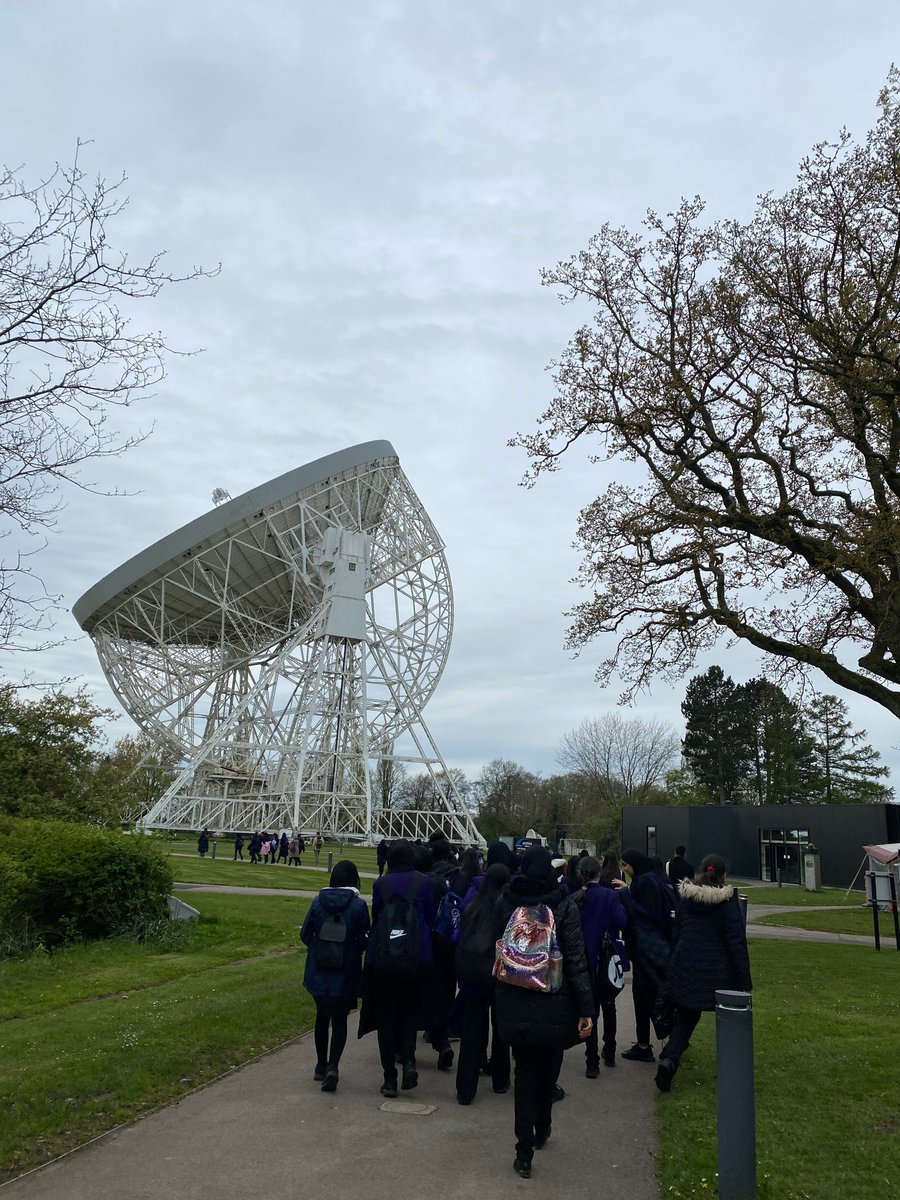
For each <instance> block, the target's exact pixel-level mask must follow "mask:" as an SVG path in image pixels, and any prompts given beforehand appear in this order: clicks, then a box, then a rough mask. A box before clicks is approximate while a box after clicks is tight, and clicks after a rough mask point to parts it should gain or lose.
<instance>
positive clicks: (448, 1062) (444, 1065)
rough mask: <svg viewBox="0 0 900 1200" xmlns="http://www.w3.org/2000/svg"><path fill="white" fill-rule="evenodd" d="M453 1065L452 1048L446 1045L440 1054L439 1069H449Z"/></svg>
mask: <svg viewBox="0 0 900 1200" xmlns="http://www.w3.org/2000/svg"><path fill="white" fill-rule="evenodd" d="M452 1066H453V1051H452V1050H451V1049H450V1047H449V1046H445V1047H444V1049H443V1050H442V1051H441V1052H440V1054H439V1055H438V1064H437V1067H438V1070H439V1071H449V1070H450V1068H451V1067H452Z"/></svg>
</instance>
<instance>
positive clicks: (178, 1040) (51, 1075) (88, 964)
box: [0, 894, 314, 1182]
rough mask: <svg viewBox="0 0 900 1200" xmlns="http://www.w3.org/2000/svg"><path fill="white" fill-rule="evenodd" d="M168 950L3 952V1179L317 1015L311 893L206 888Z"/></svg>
mask: <svg viewBox="0 0 900 1200" xmlns="http://www.w3.org/2000/svg"><path fill="white" fill-rule="evenodd" d="M193 902H194V903H195V904H196V907H197V908H199V909H200V910H201V912H202V914H203V918H204V919H203V920H202V921H201V922H200V923H199V924H197V925H195V926H193V927H192V928H191V929H189V930H188V939H189V940H188V941H187V942H186V944H184V945H182V946H180V947H178V948H177V949H175V950H173V951H172V952H169V953H164V952H161V950H160V948H159V947H158V946H152V945H144V946H140V945H134V944H132V943H119V942H114V941H110V942H104V943H94V944H91V945H88V946H83V947H82V946H78V947H72V948H71V949H68V950H65V951H62V952H60V953H59V954H54V955H53V956H51V957H38V958H32V959H29V960H26V961H13V962H5V963H4V964H2V966H0V996H2V1001H0V1112H2V1113H3V1120H2V1122H0V1182H2V1180H3V1179H5V1178H8V1177H10V1176H12V1175H15V1174H17V1173H18V1172H20V1171H22V1170H25V1169H27V1168H28V1167H31V1166H35V1165H36V1164H38V1163H41V1162H44V1161H46V1160H47V1159H49V1158H52V1157H54V1156H55V1155H57V1154H60V1153H62V1152H63V1151H65V1150H68V1149H71V1148H72V1147H73V1146H76V1145H78V1144H79V1143H81V1142H84V1141H86V1140H87V1139H89V1138H91V1137H93V1136H95V1135H96V1134H99V1133H102V1132H103V1131H104V1130H107V1129H111V1128H112V1127H113V1126H115V1125H117V1124H119V1123H121V1122H122V1121H126V1120H130V1119H132V1118H134V1117H136V1116H138V1115H139V1114H140V1113H142V1112H146V1111H147V1110H149V1109H151V1108H154V1107H156V1106H157V1105H159V1104H162V1103H164V1102H165V1101H168V1100H171V1099H174V1098H175V1097H177V1096H179V1095H182V1094H183V1093H185V1092H186V1091H190V1090H191V1089H192V1088H194V1087H197V1086H199V1085H200V1084H202V1083H205V1082H208V1081H209V1080H211V1079H214V1078H215V1077H216V1076H218V1075H221V1074H222V1073H223V1072H225V1071H227V1070H228V1069H229V1068H231V1067H234V1066H237V1065H239V1064H240V1063H242V1062H246V1061H247V1060H248V1059H250V1058H253V1057H254V1056H255V1055H257V1054H260V1053H262V1052H263V1051H265V1050H268V1049H271V1048H272V1047H274V1046H277V1045H279V1044H281V1043H282V1042H284V1041H286V1040H288V1039H289V1038H292V1037H295V1036H297V1035H298V1034H300V1033H303V1032H305V1031H306V1030H307V1029H309V1028H311V1026H312V1023H313V1019H314V1006H313V1002H312V999H311V997H310V996H309V994H308V993H307V992H306V991H305V990H304V989H303V986H302V975H303V957H304V954H305V951H304V950H303V949H302V948H300V943H299V939H298V929H299V924H300V922H301V920H302V918H303V915H304V913H305V912H306V909H307V907H308V904H309V901H307V900H300V899H298V898H296V897H280V896H265V897H262V896H259V897H257V896H223V895H213V894H201V895H197V896H196V897H195V899H194V901H193Z"/></svg>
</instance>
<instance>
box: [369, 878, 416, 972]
mask: <svg viewBox="0 0 900 1200" xmlns="http://www.w3.org/2000/svg"><path fill="white" fill-rule="evenodd" d="M423 883H424V884H428V880H427V879H425V878H424V877H423V876H421V875H420V876H418V877H417V878H414V879H413V882H412V885H411V886H410V888H409V891H408V892H407V893H404V892H396V893H394V894H392V895H389V896H388V898H387V900H386V901H385V904H384V908H383V909H382V911H381V914H380V916H379V917H378V921H377V922H376V924H375V928H374V930H373V931H372V938H371V951H370V953H371V961H372V968H373V970H375V971H376V972H378V974H380V975H386V976H389V977H390V978H392V979H411V978H413V977H414V976H415V974H416V972H417V971H418V969H419V942H420V939H419V914H418V913H417V912H416V896H417V895H418V893H419V889H420V888H421V886H422V884H423ZM428 886H430V884H428Z"/></svg>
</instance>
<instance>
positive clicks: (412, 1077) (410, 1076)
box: [400, 1063, 419, 1092]
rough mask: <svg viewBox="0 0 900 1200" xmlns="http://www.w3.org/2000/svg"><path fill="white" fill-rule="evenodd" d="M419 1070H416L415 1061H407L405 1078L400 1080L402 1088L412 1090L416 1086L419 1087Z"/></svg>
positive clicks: (404, 1072) (404, 1070)
mask: <svg viewBox="0 0 900 1200" xmlns="http://www.w3.org/2000/svg"><path fill="white" fill-rule="evenodd" d="M418 1084H419V1072H418V1071H417V1070H416V1064H415V1063H406V1064H405V1065H404V1067H403V1079H402V1080H401V1081H400V1090H401V1091H403V1092H410V1091H412V1089H413V1088H414V1087H418Z"/></svg>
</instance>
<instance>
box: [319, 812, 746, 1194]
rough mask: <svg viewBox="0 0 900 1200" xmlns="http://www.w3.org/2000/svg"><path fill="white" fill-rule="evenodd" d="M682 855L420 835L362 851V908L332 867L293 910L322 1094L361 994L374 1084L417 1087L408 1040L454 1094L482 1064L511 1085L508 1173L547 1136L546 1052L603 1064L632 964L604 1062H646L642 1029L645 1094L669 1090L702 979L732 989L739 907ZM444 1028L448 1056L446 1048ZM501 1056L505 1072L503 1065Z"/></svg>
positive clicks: (350, 875)
mask: <svg viewBox="0 0 900 1200" xmlns="http://www.w3.org/2000/svg"><path fill="white" fill-rule="evenodd" d="M684 855H685V848H684V847H677V848H676V853H675V855H674V856H673V858H672V859H671V860H670V861H669V863H668V864H667V865H666V866H665V867H664V866H663V864H662V862H661V861H660V860H659V859H654V858H650V857H648V856H647V855H644V854H641V853H640V852H638V851H637V850H626V851H625V853H624V854H623V855H622V859H621V864H620V863H619V861H618V859H617V858H616V856H615V855H612V854H609V855H606V856H605V857H604V858H603V860H602V861H599V860H598V859H596V858H594V857H593V856H591V855H589V854H588V853H587V851H582V853H581V854H580V855H577V856H575V857H573V858H571V859H569V860H565V859H562V858H554V857H553V856H552V855H551V853H550V852H549V851H548V850H547V849H546V848H545V847H543V846H530V847H527V848H524V850H523V851H522V852H520V853H518V854H516V853H514V852H513V850H512V849H511V848H510V847H509V846H508V845H507V844H506V843H504V842H500V841H497V842H493V843H491V845H490V846H489V847H488V850H487V857H486V860H485V859H482V857H481V855H480V854H479V852H478V851H477V850H476V848H475V847H469V848H468V849H466V850H464V851H462V853H461V854H458V853H457V852H456V851H454V849H453V848H452V847H451V845H450V843H449V842H448V841H447V840H446V838H444V837H443V836H442V835H434V836H433V837H432V838H431V839H430V840H429V842H428V844H427V845H423V844H418V843H411V842H409V841H406V840H403V839H399V840H397V841H394V842H392V843H391V844H390V845H388V843H387V842H384V841H383V842H381V843H380V844H379V846H378V854H377V861H378V868H379V872H378V878H377V879H376V881H375V884H374V888H373V894H372V906H371V914H370V912H369V907H368V905H367V904H366V902H365V900H364V899H363V898H362V896H361V895H360V886H361V885H360V877H359V872H358V870H357V868H356V866H355V865H354V864H353V863H351V862H349V861H341V862H340V863H338V865H337V866H336V867H335V868H334V870H333V871H332V873H331V877H330V881H329V885H328V887H326V888H323V889H322V890H321V891H320V892H319V894H318V896H317V897H316V899H315V900H314V901H313V903H312V905H311V906H310V908H309V911H308V912H307V915H306V918H305V920H304V922H303V926H302V929H301V933H300V936H301V938H302V940H303V942H304V944H305V945H306V946H307V947H308V948H309V953H308V954H307V958H306V966H305V972H304V984H305V986H306V987H307V989H308V990H309V991H310V993H311V994H312V995H313V997H314V998H315V1003H316V1024H315V1033H314V1038H315V1047H316V1066H315V1072H314V1078H315V1079H316V1080H318V1081H319V1082H320V1083H321V1086H322V1090H323V1091H326V1092H333V1091H335V1090H336V1088H337V1086H338V1082H339V1068H340V1062H341V1057H342V1054H343V1052H344V1048H345V1045H346V1041H347V1019H348V1016H349V1014H350V1013H351V1012H352V1011H353V1010H354V1009H356V1007H357V1005H358V1003H359V1001H360V998H361V1012H360V1020H359V1036H360V1037H362V1036H364V1035H366V1034H368V1033H370V1032H374V1033H375V1034H376V1036H377V1039H378V1049H379V1057H380V1060H381V1070H382V1080H381V1084H380V1090H381V1094H382V1095H383V1096H385V1097H389V1098H390V1097H394V1096H397V1095H398V1092H400V1091H411V1090H412V1089H414V1088H415V1087H416V1086H417V1085H418V1082H419V1076H418V1063H417V1058H416V1045H417V1034H418V1033H419V1032H420V1031H424V1033H425V1038H426V1041H427V1042H428V1043H429V1044H430V1045H431V1047H432V1049H433V1051H434V1052H435V1053H436V1055H437V1059H436V1066H437V1069H438V1070H441V1071H448V1072H449V1071H450V1070H452V1069H453V1066H454V1062H455V1065H456V1096H457V1101H458V1102H459V1103H460V1104H463V1105H468V1104H471V1103H472V1102H473V1101H474V1100H475V1098H476V1094H477V1091H478V1085H479V1078H480V1076H481V1075H482V1074H487V1075H489V1077H490V1080H491V1086H492V1088H493V1091H494V1092H496V1093H500V1094H502V1093H504V1092H506V1091H508V1090H509V1088H510V1086H511V1083H512V1086H513V1090H514V1112H515V1117H514V1124H515V1159H514V1162H513V1167H514V1169H515V1171H516V1172H517V1174H519V1175H520V1176H522V1177H524V1178H527V1177H529V1176H530V1175H531V1170H532V1160H533V1157H534V1153H535V1151H537V1150H540V1149H541V1148H542V1147H543V1146H544V1145H545V1143H546V1141H547V1139H548V1138H549V1136H550V1133H551V1125H552V1105H553V1103H554V1102H555V1101H556V1100H560V1099H562V1098H564V1095H565V1093H564V1092H563V1090H562V1088H561V1087H560V1086H559V1082H558V1080H559V1074H560V1069H561V1066H562V1061H563V1055H564V1053H565V1051H566V1050H567V1049H569V1048H570V1047H572V1046H575V1045H578V1044H582V1045H584V1048H585V1073H586V1075H587V1077H588V1078H597V1076H598V1075H599V1073H600V1067H601V1064H603V1065H604V1066H606V1067H614V1066H615V1065H616V1054H617V1045H616V1030H617V1021H616V1001H617V998H618V996H619V994H620V992H621V990H622V986H623V984H624V975H625V972H626V971H628V970H631V971H632V999H633V1004H634V1012H635V1027H636V1041H635V1043H634V1045H633V1046H631V1047H630V1048H629V1049H627V1050H625V1051H623V1052H622V1053H621V1057H622V1058H624V1059H628V1060H630V1061H637V1062H648V1063H654V1062H657V1059H656V1055H655V1054H654V1051H653V1048H652V1045H651V1040H650V1031H651V1026H652V1027H653V1029H654V1031H655V1032H656V1036H657V1038H659V1039H660V1040H663V1039H667V1040H666V1042H665V1045H664V1046H663V1048H662V1050H661V1051H660V1055H659V1060H658V1062H657V1071H656V1079H655V1082H656V1086H657V1087H658V1088H659V1089H660V1090H661V1091H663V1092H667V1091H669V1090H670V1088H671V1086H672V1080H673V1079H674V1077H675V1074H676V1072H677V1070H678V1067H679V1064H680V1062H681V1058H682V1055H683V1054H684V1052H685V1050H686V1049H687V1047H688V1045H689V1043H690V1038H691V1035H692V1033H693V1030H694V1028H695V1027H696V1024H697V1022H698V1020H699V1019H700V1014H701V1013H702V1012H703V1011H708V1010H711V1009H713V1008H714V1006H715V991H716V989H717V988H733V989H737V990H749V989H750V986H751V979H750V968H749V957H748V954H747V944H746V937H745V933H744V924H743V917H742V914H741V911H740V906H739V901H738V898H737V895H736V893H735V891H734V888H733V887H731V886H730V885H729V884H728V883H727V878H726V864H725V862H724V860H723V859H722V858H721V857H720V856H718V855H708V856H707V857H706V858H704V860H703V862H702V863H701V865H700V871H699V874H698V875H696V877H695V873H694V870H693V867H692V866H691V865H690V864H689V863H687V861H686V859H685V857H684ZM451 1034H452V1035H453V1036H458V1037H459V1050H458V1056H455V1055H454V1051H453V1048H452V1046H451V1044H450V1041H451ZM512 1063H514V1066H515V1070H514V1073H512V1072H511V1064H512Z"/></svg>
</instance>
